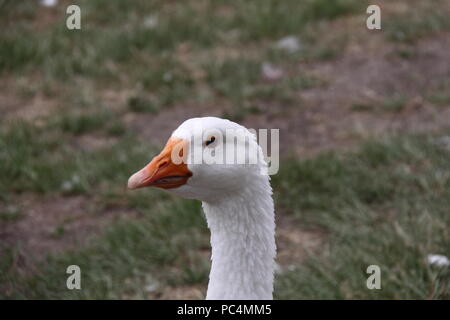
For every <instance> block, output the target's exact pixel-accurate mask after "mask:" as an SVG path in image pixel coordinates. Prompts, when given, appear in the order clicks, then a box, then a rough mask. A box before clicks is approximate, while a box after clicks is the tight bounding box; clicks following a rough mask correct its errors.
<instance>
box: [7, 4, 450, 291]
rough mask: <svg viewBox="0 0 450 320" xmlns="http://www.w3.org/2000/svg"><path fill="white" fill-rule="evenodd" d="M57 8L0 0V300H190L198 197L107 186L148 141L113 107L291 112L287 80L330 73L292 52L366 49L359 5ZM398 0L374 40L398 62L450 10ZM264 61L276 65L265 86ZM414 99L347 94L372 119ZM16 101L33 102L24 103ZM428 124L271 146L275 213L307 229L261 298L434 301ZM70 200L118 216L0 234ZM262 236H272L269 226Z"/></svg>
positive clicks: (143, 113)
mask: <svg viewBox="0 0 450 320" xmlns="http://www.w3.org/2000/svg"><path fill="white" fill-rule="evenodd" d="M68 3H69V2H68V1H60V3H59V5H58V6H57V7H55V8H43V7H42V6H40V5H39V3H38V2H36V1H26V2H25V1H23V2H17V1H8V0H0V19H1V20H2V23H4V28H2V31H1V32H0V74H1V75H2V80H1V84H2V89H1V90H0V97H2V100H0V111H2V113H3V114H4V117H2V118H0V126H1V127H0V228H2V232H1V233H0V235H1V236H2V237H4V238H5V239H6V240H9V239H13V241H11V240H9V241H4V242H2V241H0V297H1V298H7V299H16V298H34V299H36V298H38V299H60V298H64V299H72V298H74V299H79V298H81V299H105V298H123V299H127V298H128V299H129V298H150V299H154V298H174V297H181V298H186V297H187V298H202V297H204V292H205V287H206V284H207V278H208V273H209V232H208V230H207V227H206V224H205V221H204V219H203V216H202V212H201V208H200V204H199V203H198V202H196V201H190V200H182V199H178V198H175V197H172V196H170V195H168V194H166V193H163V192H159V191H156V190H151V191H149V190H140V191H137V192H133V193H128V192H125V191H124V186H125V183H126V180H127V178H128V177H129V175H130V174H131V173H133V172H134V171H136V169H138V168H140V167H142V165H143V164H145V163H146V162H147V161H148V160H149V159H150V158H151V156H152V155H154V154H155V153H156V152H157V150H158V149H159V147H160V144H162V143H163V141H160V142H157V143H155V142H154V141H149V140H147V139H146V136H144V135H143V134H142V128H141V127H140V126H137V125H136V123H135V122H133V121H130V118H131V119H132V120H133V119H135V118H143V117H156V116H158V115H160V114H164V113H165V112H168V113H170V112H171V110H176V108H177V107H179V106H183V107H184V106H186V110H188V111H186V117H190V116H194V115H199V114H203V115H206V114H209V113H208V112H209V111H208V110H209V109H210V108H211V106H214V112H215V113H216V114H217V112H218V115H222V116H225V117H229V118H231V119H234V120H238V121H250V123H251V119H253V118H252V117H257V116H261V115H262V116H265V115H266V116H267V117H268V118H269V119H270V118H271V117H275V116H277V117H281V119H286V121H287V119H289V118H290V117H293V116H295V115H297V114H298V113H299V112H303V109H302V107H303V106H304V105H305V104H306V102H305V103H304V102H303V100H302V97H300V96H299V92H304V91H307V92H310V91H308V90H311V92H314V90H318V91H319V95H320V92H321V91H320V90H325V88H326V86H327V81H329V79H324V78H323V77H321V75H320V74H317V72H313V71H314V70H315V69H314V68H313V69H314V70H312V71H311V69H307V70H304V69H301V71H298V69H297V67H298V64H299V63H303V64H311V65H313V66H318V69H319V67H320V66H326V65H327V64H330V63H331V64H332V65H333V64H335V63H336V64H337V63H338V62H339V60H340V59H341V58H342V57H344V56H345V54H346V53H345V52H346V51H345V50H347V49H349V48H350V49H351V48H353V47H354V46H355V43H357V44H359V45H360V46H362V47H364V48H366V49H367V50H370V49H368V48H370V46H369V45H368V43H367V41H364V40H363V38H364V37H360V36H361V33H362V34H363V36H364V35H365V34H364V32H365V30H364V29H365V28H364V27H361V30H360V31H358V30H359V29H354V28H350V30H351V31H350V32H349V31H348V25H350V27H352V26H354V25H355V23H356V25H363V26H364V19H365V8H366V6H365V5H366V3H365V2H364V1H357V0H333V1H329V0H327V1H325V0H308V1H294V0H287V1H273V0H260V1H244V0H232V1H214V2H213V1H211V2H209V1H183V2H171V1H146V0H135V1H127V2H119V1H117V2H115V1H107V0H96V1H92V0H90V1H75V3H77V4H78V5H80V7H81V8H82V31H69V30H67V29H66V28H65V17H66V15H65V7H66V5H67V4H68ZM71 3H73V2H71ZM398 3H399V6H400V9H398V8H397V7H396V6H395V5H392V7H386V13H387V14H386V16H387V17H388V19H386V20H383V28H384V30H383V33H381V34H379V36H378V38H377V40H376V41H379V42H381V43H382V46H385V47H389V46H391V47H392V52H393V53H394V54H395V55H398V56H399V57H400V59H403V60H404V61H409V60H411V59H414V57H415V55H416V51H417V50H418V49H417V46H418V43H419V42H420V41H422V40H423V39H426V38H427V37H433V36H436V35H438V34H442V33H443V34H446V33H447V32H448V30H449V27H450V25H449V24H448V23H447V20H448V19H445V17H448V13H449V12H450V5H449V3H448V1H431V3H430V4H420V6H421V9H422V10H418V9H416V7H408V6H406V7H402V6H401V5H404V4H405V3H407V1H398ZM436 6H440V7H441V8H442V10H439V11H436V10H432V9H433V7H434V8H435V7H436ZM422 7H423V8H422ZM383 12H384V11H383ZM411 16H412V17H413V18H412V19H410V17H411ZM383 17H384V13H383ZM330 28H332V30H333V31H334V32H333V35H332V37H330V31H329V30H330ZM289 35H295V36H296V37H297V38H298V39H300V45H301V50H298V51H296V52H290V53H289V52H285V51H283V50H278V49H276V47H275V46H274V45H273V44H274V43H276V42H277V41H278V40H279V39H281V38H283V37H285V36H289ZM363 51H364V50H363ZM263 63H271V64H274V65H277V66H279V67H282V68H284V70H289V71H286V72H285V74H284V76H283V78H282V79H281V80H279V81H276V82H274V81H267V80H264V75H263V71H262V68H261V65H262V64H263ZM413 63H414V62H413ZM302 66H303V65H302ZM424 77H425V76H424ZM449 79H450V75H448V77H444V76H443V77H442V79H439V80H440V81H439V83H438V84H437V85H435V84H434V83H433V85H430V86H429V87H426V88H424V92H421V93H420V94H423V96H424V98H423V100H425V101H427V103H429V104H431V108H433V110H440V111H442V110H446V108H448V107H449V103H450V99H449V94H448V88H449V83H450V81H449ZM405 81H406V80H405ZM425 89H426V90H425ZM111 92H113V93H117V95H113V98H112V99H111V97H110V95H111ZM413 98H415V97H411V96H410V95H409V93H408V92H406V93H405V92H399V93H397V92H396V93H395V94H387V95H386V96H383V97H382V98H381V99H378V100H375V101H370V102H364V103H356V104H355V103H353V102H351V101H349V102H348V105H349V109H351V112H353V113H355V114H359V113H361V112H363V113H364V112H366V113H370V114H372V115H373V117H374V119H378V118H382V117H383V116H384V115H385V114H392V113H393V114H395V115H399V114H400V117H401V116H402V114H401V113H400V112H402V111H404V110H405V109H408V108H410V106H409V105H410V104H411V100H412V99H413ZM324 99H329V100H332V97H325V98H324ZM36 101H37V102H36ZM326 102H331V101H326ZM28 105H32V106H34V105H37V107H36V108H37V109H38V112H37V114H35V112H34V111H35V110H34V109H28V108H27V106H28ZM23 106H25V107H23ZM205 109H206V111H205ZM211 109H213V108H211ZM217 109H218V110H217ZM199 110H200V111H199ZM133 117H134V118H133ZM283 117H284V118H283ZM249 119H250V120H249ZM167 125H168V126H169V127H170V128H171V129H174V128H175V126H176V124H175V123H167ZM150 129H151V128H150ZM432 129H433V130H428V131H429V132H422V133H420V134H415V133H414V130H412V131H413V132H410V131H409V132H406V130H405V132H400V133H398V134H395V135H391V134H386V135H382V136H378V137H376V138H373V139H368V141H367V139H361V141H359V140H358V142H357V143H356V144H355V145H354V148H353V150H350V151H349V150H348V148H344V147H342V148H341V147H340V146H339V145H337V146H336V148H334V149H333V150H332V151H322V152H319V153H318V154H314V155H313V156H308V157H303V156H300V157H299V155H298V154H296V153H295V152H290V151H283V152H284V153H283V155H282V156H283V158H282V163H281V166H280V168H281V171H280V173H279V174H277V175H275V176H274V177H273V187H274V191H275V197H276V205H277V213H278V218H277V219H278V222H282V221H284V220H286V219H288V221H289V223H290V224H291V225H292V226H294V229H295V230H297V231H296V232H300V233H302V232H314V233H316V234H318V235H320V238H321V241H320V246H318V247H314V248H313V249H311V250H308V249H305V250H306V252H305V253H304V254H303V255H302V258H301V259H298V260H295V259H294V261H289V263H285V262H283V261H281V262H280V265H281V268H280V272H279V273H278V274H277V277H276V286H275V297H276V298H280V299H310V298H318V299H336V298H346V299H355V298H365V299H367V298H368V299H372V298H373V299H400V298H402V299H427V298H431V299H449V298H450V290H449V288H450V273H449V269H448V268H437V267H433V266H429V265H428V264H427V261H426V257H427V255H428V254H430V253H437V254H444V255H447V256H448V255H449V253H450V249H449V248H450V233H449V225H450V220H449V219H450V216H449V212H448V208H449V205H450V200H449V199H450V173H449V170H448V169H449V165H448V164H449V163H450V151H449V149H448V145H447V144H445V143H444V142H442V141H445V140H443V139H442V137H448V135H449V134H450V132H449V131H448V129H439V128H437V127H436V128H432ZM434 129H435V130H434ZM282 130H283V129H282ZM344 149H345V150H344ZM76 197H81V199H82V200H83V202H84V203H85V204H86V205H87V207H86V208H84V207H83V209H81V210H84V211H85V212H83V214H84V215H85V216H88V217H89V219H91V220H92V221H94V223H95V222H96V221H97V220H98V221H99V223H98V224H99V225H100V220H103V219H104V214H105V212H109V211H115V212H118V215H117V216H114V218H108V219H107V223H106V224H102V225H101V227H99V228H96V229H95V232H91V233H89V234H88V235H89V236H88V237H87V239H83V240H85V241H81V240H79V239H78V240H76V241H75V243H73V244H72V245H71V246H67V247H65V246H63V248H62V249H61V248H60V249H58V250H52V249H51V248H49V249H48V250H43V251H42V252H29V251H27V246H26V244H27V234H26V233H24V234H23V235H17V234H14V233H19V231H17V230H20V229H14V227H15V226H22V224H27V221H29V220H30V219H32V216H33V211H32V210H30V207H31V208H32V207H33V206H34V205H36V206H37V205H39V204H40V202H41V201H44V199H59V200H60V201H62V202H65V201H70V199H73V198H76ZM30 198H31V199H32V200H29V199H30ZM25 200H26V201H28V202H26V201H25ZM30 201H31V205H30V204H29V202H30ZM25 203H27V205H25ZM51 209H52V210H53V211H55V212H56V213H57V210H58V209H59V208H58V207H57V206H54V207H51ZM130 213H131V214H130ZM75 222H76V221H73V220H70V219H68V220H58V222H57V223H54V222H52V223H50V222H49V224H50V227H51V228H50V230H47V231H45V232H44V236H43V238H42V239H40V238H38V239H35V238H33V239H32V241H40V240H42V241H44V240H45V241H53V242H55V243H57V242H60V243H64V242H69V238H68V234H70V232H72V233H73V232H75V233H76V232H77V231H78V230H77V229H76V227H72V224H73V223H75ZM11 228H12V229H11ZM31 228H33V226H31ZM74 228H75V229H74ZM4 230H8V231H4ZM9 230H13V231H9ZM277 233H278V239H277V241H279V242H280V241H281V240H280V238H281V237H282V236H283V234H284V233H286V230H285V227H284V226H283V224H281V223H280V224H279V228H278V230H277ZM47 238H48V239H47ZM16 239H17V241H16ZM32 248H33V247H32ZM28 250H29V249H28ZM287 250H288V252H287V253H288V254H289V250H292V248H291V249H289V248H288V249H287ZM28 255H30V256H32V257H33V256H40V258H39V259H34V258H29V257H28ZM24 261H25V262H24ZM71 264H77V265H79V266H80V267H81V270H82V288H83V289H82V290H79V291H78V290H74V291H70V290H67V289H66V287H65V281H66V277H67V274H66V273H65V270H66V268H67V266H68V265H71ZM371 264H376V265H379V266H380V267H381V270H382V289H381V290H368V289H367V287H366V279H367V276H368V275H367V274H366V273H365V270H366V268H367V266H368V265H371Z"/></svg>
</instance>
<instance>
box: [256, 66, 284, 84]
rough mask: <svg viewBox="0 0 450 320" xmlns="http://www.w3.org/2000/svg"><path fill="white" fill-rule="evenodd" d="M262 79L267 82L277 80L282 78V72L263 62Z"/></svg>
mask: <svg viewBox="0 0 450 320" xmlns="http://www.w3.org/2000/svg"><path fill="white" fill-rule="evenodd" d="M261 69H262V74H263V76H264V78H266V79H268V80H278V79H280V78H281V77H282V76H283V70H281V69H280V68H277V67H275V66H273V65H272V64H270V63H268V62H264V63H263V64H262V66H261Z"/></svg>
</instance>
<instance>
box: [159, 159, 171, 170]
mask: <svg viewBox="0 0 450 320" xmlns="http://www.w3.org/2000/svg"><path fill="white" fill-rule="evenodd" d="M168 164H169V161H167V160H164V161H162V162H161V163H159V164H158V170H159V169H162V168H164V167H167V165H168Z"/></svg>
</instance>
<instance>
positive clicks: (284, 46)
mask: <svg viewBox="0 0 450 320" xmlns="http://www.w3.org/2000/svg"><path fill="white" fill-rule="evenodd" d="M275 48H277V49H280V50H285V51H287V52H290V53H294V52H297V51H299V50H300V49H301V46H300V42H299V41H298V39H297V37H295V36H287V37H284V38H282V39H280V40H278V41H277V42H276V43H275Z"/></svg>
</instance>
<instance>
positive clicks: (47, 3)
mask: <svg viewBox="0 0 450 320" xmlns="http://www.w3.org/2000/svg"><path fill="white" fill-rule="evenodd" d="M40 3H41V5H43V6H44V7H54V6H56V5H57V4H58V0H41V1H40Z"/></svg>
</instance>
